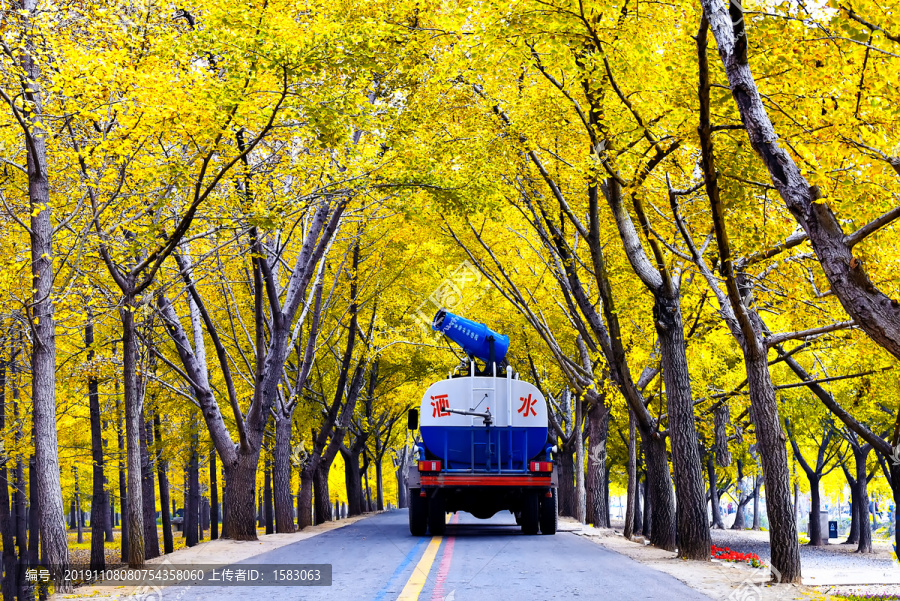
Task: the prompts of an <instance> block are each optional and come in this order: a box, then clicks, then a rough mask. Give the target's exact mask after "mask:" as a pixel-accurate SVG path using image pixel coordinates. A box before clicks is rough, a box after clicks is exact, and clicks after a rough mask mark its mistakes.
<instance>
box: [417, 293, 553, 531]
mask: <svg viewBox="0 0 900 601" xmlns="http://www.w3.org/2000/svg"><path fill="white" fill-rule="evenodd" d="M432 328H433V329H434V330H435V331H439V332H441V333H443V334H444V335H445V336H447V338H449V339H450V340H451V341H453V342H454V343H456V344H457V345H459V346H460V347H461V348H462V349H463V351H464V352H465V353H466V355H467V357H468V360H467V361H466V362H464V363H463V365H461V368H463V371H462V373H456V374H450V375H449V377H448V378H447V379H445V380H440V381H438V382H434V383H433V384H431V386H429V387H428V389H427V390H426V391H425V394H424V395H423V397H422V402H421V404H420V407H419V409H411V410H410V415H409V424H408V425H409V428H410V429H411V430H418V431H419V434H420V438H419V440H418V441H417V442H416V456H417V457H416V458H417V462H416V463H415V464H414V465H412V466H410V469H409V480H408V482H409V484H408V486H409V493H410V494H409V499H410V507H409V529H410V532H411V533H412V534H413V535H416V536H422V535H424V534H425V533H426V531H430V532H431V534H432V535H438V534H441V533H442V532H443V531H444V527H445V523H446V512H456V511H467V512H469V513H471V514H472V515H474V516H475V517H477V518H480V519H487V518H490V517H491V516H493V515H494V514H495V513H497V512H498V511H504V510H508V511H511V512H512V513H513V514H515V516H516V521H517V522H518V523H519V524H520V525H521V527H522V531H523V533H525V534H537V532H538V531H539V530H540V531H541V532H542V533H544V534H555V533H556V525H557V496H556V489H557V483H558V478H557V473H556V466H555V463H554V461H553V457H552V453H553V452H555V451H556V447H555V446H553V445H552V443H550V442H548V425H549V423H548V417H547V405H546V402H545V401H544V397H543V395H542V394H541V392H540V391H539V390H538V389H537V387H535V386H534V385H532V384H530V383H528V382H525V381H522V380H519V379H518V375H517V374H516V375H515V376H514V375H513V370H512V368H511V367H510V366H509V365H508V363H507V361H506V354H507V352H508V350H509V338H508V337H507V336H505V335H503V334H499V333H497V332H494V331H493V330H491V329H490V328H488V327H487V326H486V325H484V324H481V323H478V322H474V321H471V320H468V319H465V318H463V317H459V316H457V315H454V314H452V313H450V312H448V311H445V310H443V309H441V310H440V311H438V313H437V315H435V318H434V321H433V322H432ZM476 359H479V360H481V361H482V362H483V363H484V366H483V367H481V368H479V366H478V365H477V363H476Z"/></svg>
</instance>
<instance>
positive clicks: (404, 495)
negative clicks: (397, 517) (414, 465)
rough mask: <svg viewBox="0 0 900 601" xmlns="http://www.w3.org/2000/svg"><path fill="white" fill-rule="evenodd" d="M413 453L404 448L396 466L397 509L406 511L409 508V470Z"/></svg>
mask: <svg viewBox="0 0 900 601" xmlns="http://www.w3.org/2000/svg"><path fill="white" fill-rule="evenodd" d="M410 459H411V453H410V451H409V447H407V446H404V447H403V450H402V451H401V452H400V453H398V457H397V465H396V466H395V468H396V469H395V475H396V477H397V507H399V508H400V509H406V508H407V507H409V480H408V476H409V473H408V468H409V461H410Z"/></svg>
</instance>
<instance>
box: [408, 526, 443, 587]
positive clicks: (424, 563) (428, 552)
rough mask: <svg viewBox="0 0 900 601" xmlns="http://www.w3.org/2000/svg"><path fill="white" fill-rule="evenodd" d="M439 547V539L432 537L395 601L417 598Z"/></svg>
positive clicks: (438, 537)
mask: <svg viewBox="0 0 900 601" xmlns="http://www.w3.org/2000/svg"><path fill="white" fill-rule="evenodd" d="M440 546H441V537H440V536H434V537H432V538H431V542H429V543H428V547H426V548H425V553H424V554H423V555H422V559H420V560H419V563H417V564H416V567H415V569H413V573H412V575H411V576H410V577H409V580H408V581H407V582H406V586H404V587H403V590H402V591H400V596H399V597H397V601H416V600H417V599H418V598H419V595H420V594H421V593H422V588H423V587H424V586H425V581H426V580H427V579H428V572H430V571H431V564H433V563H434V558H435V557H437V552H438V548H439V547H440Z"/></svg>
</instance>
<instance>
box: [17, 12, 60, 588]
mask: <svg viewBox="0 0 900 601" xmlns="http://www.w3.org/2000/svg"><path fill="white" fill-rule="evenodd" d="M21 7H22V9H23V10H22V11H20V12H21V13H22V15H21V21H22V24H23V27H24V32H25V33H24V40H23V41H24V46H23V49H22V52H21V53H20V54H19V62H20V66H21V68H22V70H23V71H24V74H23V75H24V77H23V88H24V92H23V95H24V102H25V104H26V105H27V106H28V116H27V120H28V122H29V123H28V125H26V126H25V127H24V133H25V137H26V141H25V154H26V162H27V171H28V201H29V204H30V213H31V223H30V230H31V231H30V239H31V274H32V301H31V307H30V312H29V318H30V327H31V337H32V351H31V382H32V384H31V401H32V407H33V410H32V423H33V424H34V457H35V462H36V469H37V472H36V476H35V478H36V482H35V484H36V492H37V495H38V498H40V499H41V509H40V512H39V513H40V520H41V548H42V550H43V555H44V559H45V560H46V562H47V564H48V565H50V566H53V567H56V568H64V567H65V566H67V565H68V563H69V546H68V538H67V537H66V527H65V510H64V508H63V498H62V485H61V482H60V475H59V470H60V466H59V449H58V444H57V436H56V321H55V317H54V303H55V302H56V301H55V299H54V295H53V279H54V267H53V257H54V255H53V220H52V209H51V206H52V204H51V201H50V182H49V180H48V169H49V166H50V165H49V162H48V160H47V150H46V139H47V132H46V131H45V130H44V110H43V98H42V94H41V89H42V87H41V82H42V81H43V77H42V74H41V69H40V62H39V61H38V60H36V59H35V57H34V55H33V53H34V50H35V45H36V44H35V40H34V39H33V35H34V31H33V30H32V26H33V25H32V22H31V19H32V16H33V15H34V14H35V12H36V11H37V1H36V0H24V2H23V3H22V5H21ZM24 80H27V81H28V82H29V83H27V84H26V83H25V81H24ZM56 587H57V589H56V590H57V591H59V592H68V591H69V590H70V588H71V586H70V585H69V584H68V583H66V582H65V581H64V580H57V581H56Z"/></svg>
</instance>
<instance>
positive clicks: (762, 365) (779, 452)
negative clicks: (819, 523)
mask: <svg viewBox="0 0 900 601" xmlns="http://www.w3.org/2000/svg"><path fill="white" fill-rule="evenodd" d="M751 345H752V347H753V348H751ZM745 347H747V348H746V349H745V353H744V363H745V365H746V368H747V383H748V385H749V389H750V418H751V420H752V422H753V425H754V427H755V428H756V439H757V441H758V445H759V453H760V455H761V457H762V464H763V474H764V476H765V485H766V513H767V515H768V518H769V539H770V543H769V544H770V547H771V551H772V567H773V568H774V569H775V570H778V572H777V573H778V574H780V577H781V582H784V583H794V582H800V546H799V542H798V540H797V524H796V522H795V520H794V508H793V507H792V505H791V477H790V476H791V474H790V468H789V466H788V458H787V449H786V448H785V442H786V441H787V438H786V437H785V434H784V431H783V430H782V429H781V422H780V419H779V417H778V403H777V401H776V400H775V389H774V388H773V385H772V379H771V377H770V374H769V366H768V362H767V359H766V353H765V351H764V350H761V349H765V346H764V345H763V343H762V341H761V340H759V339H757V340H755V341H747V342H746V344H745ZM748 351H749V352H748ZM758 497H759V495H758V494H757V498H758ZM754 503H757V501H755V502H754ZM755 522H756V517H754V527H755V526H756V523H755Z"/></svg>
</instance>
